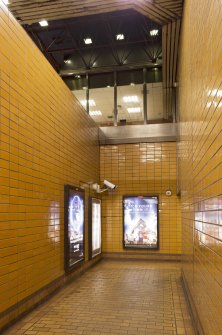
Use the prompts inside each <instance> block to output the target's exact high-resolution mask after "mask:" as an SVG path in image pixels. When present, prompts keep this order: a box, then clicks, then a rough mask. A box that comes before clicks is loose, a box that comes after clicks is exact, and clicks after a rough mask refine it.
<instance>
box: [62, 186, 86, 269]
mask: <svg viewBox="0 0 222 335" xmlns="http://www.w3.org/2000/svg"><path fill="white" fill-rule="evenodd" d="M70 191H74V192H76V194H79V195H81V196H82V198H83V257H81V258H80V259H79V260H77V261H76V262H75V263H73V264H72V265H70V264H69V260H70V241H69V197H70ZM84 261H85V191H84V189H82V188H80V187H78V186H73V185H65V186H64V268H65V272H66V273H69V272H72V271H73V270H74V269H75V268H76V267H78V266H79V265H80V264H81V263H82V262H84Z"/></svg>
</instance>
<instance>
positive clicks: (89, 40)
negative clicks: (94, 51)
mask: <svg viewBox="0 0 222 335" xmlns="http://www.w3.org/2000/svg"><path fill="white" fill-rule="evenodd" d="M84 43H85V44H92V39H91V38H90V37H87V38H84Z"/></svg>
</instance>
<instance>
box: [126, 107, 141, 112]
mask: <svg viewBox="0 0 222 335" xmlns="http://www.w3.org/2000/svg"><path fill="white" fill-rule="evenodd" d="M127 111H128V113H140V112H141V109H140V107H131V108H127Z"/></svg>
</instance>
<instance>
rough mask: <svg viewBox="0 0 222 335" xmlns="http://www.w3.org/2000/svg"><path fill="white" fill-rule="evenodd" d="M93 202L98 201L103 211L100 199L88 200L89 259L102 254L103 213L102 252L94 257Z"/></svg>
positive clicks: (90, 198) (92, 198) (91, 198)
mask: <svg viewBox="0 0 222 335" xmlns="http://www.w3.org/2000/svg"><path fill="white" fill-rule="evenodd" d="M93 200H96V201H98V202H99V203H100V208H101V210H102V201H101V199H99V198H96V197H89V199H88V238H89V240H88V243H89V244H88V245H89V259H94V258H96V257H97V256H99V255H101V254H102V213H101V216H100V219H101V251H100V252H99V253H98V254H96V255H93V250H92V228H93V222H92V205H93Z"/></svg>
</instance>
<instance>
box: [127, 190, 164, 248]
mask: <svg viewBox="0 0 222 335" xmlns="http://www.w3.org/2000/svg"><path fill="white" fill-rule="evenodd" d="M158 202H159V201H158V196H157V195H145V196H124V197H123V246H124V248H134V249H136V248H137V249H158V248H159V231H158V218H159V209H158Z"/></svg>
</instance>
